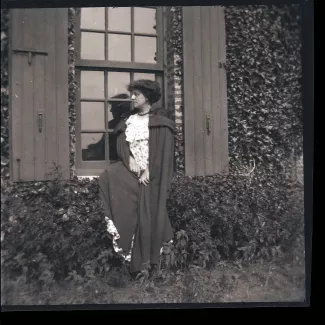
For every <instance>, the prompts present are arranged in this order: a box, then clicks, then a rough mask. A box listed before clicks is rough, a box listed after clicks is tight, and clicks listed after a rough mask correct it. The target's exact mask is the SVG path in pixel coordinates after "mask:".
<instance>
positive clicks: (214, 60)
mask: <svg viewBox="0 0 325 325" xmlns="http://www.w3.org/2000/svg"><path fill="white" fill-rule="evenodd" d="M218 12H219V8H218V7H212V8H211V10H210V19H211V20H210V30H211V31H213V35H214V37H213V39H212V40H211V76H212V80H211V84H212V89H213V94H212V120H213V122H212V124H213V127H212V137H213V146H212V155H213V158H214V173H218V172H219V171H220V170H221V164H220V90H219V87H220V83H219V73H220V69H219V67H218V64H219V42H218V40H219V25H218V19H219V14H218Z"/></svg>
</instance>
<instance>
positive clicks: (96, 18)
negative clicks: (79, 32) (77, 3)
mask: <svg viewBox="0 0 325 325" xmlns="http://www.w3.org/2000/svg"><path fill="white" fill-rule="evenodd" d="M81 28H89V29H105V8H82V9H81Z"/></svg>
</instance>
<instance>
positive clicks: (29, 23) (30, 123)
mask: <svg viewBox="0 0 325 325" xmlns="http://www.w3.org/2000/svg"><path fill="white" fill-rule="evenodd" d="M33 19H34V15H33V11H31V10H25V13H24V17H23V20H24V28H25V29H26V30H27V31H28V33H24V36H23V44H24V45H23V46H24V48H25V47H26V46H27V45H28V44H31V43H32V42H33V34H32V33H31V32H32V30H33ZM17 55H21V56H22V57H23V62H24V64H23V69H22V73H23V79H22V85H23V98H24V102H23V105H22V114H23V129H22V149H23V153H22V162H21V176H22V180H25V181H29V180H32V179H34V177H35V161H34V157H35V145H34V139H35V137H34V131H35V126H34V85H33V83H34V76H33V65H32V64H29V63H28V55H24V54H17Z"/></svg>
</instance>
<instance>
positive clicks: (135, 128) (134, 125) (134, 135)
mask: <svg viewBox="0 0 325 325" xmlns="http://www.w3.org/2000/svg"><path fill="white" fill-rule="evenodd" d="M148 124H149V115H145V116H138V115H131V116H130V117H129V118H128V119H127V120H126V130H125V135H126V141H128V142H129V144H130V150H131V152H132V155H133V157H134V159H135V161H136V163H137V164H138V165H139V166H140V168H141V169H142V170H144V169H146V168H147V165H148V162H149V125H148Z"/></svg>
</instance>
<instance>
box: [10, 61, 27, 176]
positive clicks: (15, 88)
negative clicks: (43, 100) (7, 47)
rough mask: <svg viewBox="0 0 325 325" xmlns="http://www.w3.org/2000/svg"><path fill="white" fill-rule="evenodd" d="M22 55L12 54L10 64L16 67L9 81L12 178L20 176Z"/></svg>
mask: <svg viewBox="0 0 325 325" xmlns="http://www.w3.org/2000/svg"><path fill="white" fill-rule="evenodd" d="M23 58H24V57H23V56H22V55H14V56H12V58H11V65H12V66H13V67H16V68H15V69H12V81H11V92H12V94H11V121H10V124H11V151H12V163H11V167H12V168H11V170H12V178H13V179H14V180H19V179H20V178H21V162H19V161H18V159H20V160H21V159H22V142H21V139H22V129H23V121H22V109H21V107H23V105H24V104H23V100H24V98H23V89H22V88H23V83H22V74H21V71H22V69H23V68H24V65H23V64H24V62H23Z"/></svg>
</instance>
